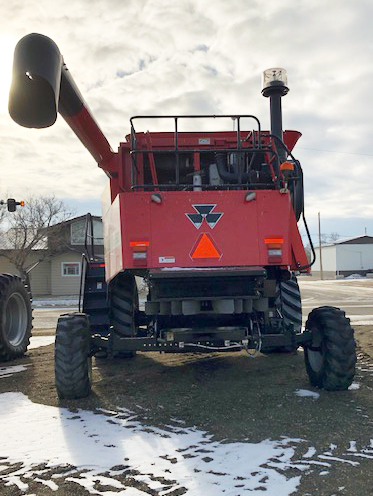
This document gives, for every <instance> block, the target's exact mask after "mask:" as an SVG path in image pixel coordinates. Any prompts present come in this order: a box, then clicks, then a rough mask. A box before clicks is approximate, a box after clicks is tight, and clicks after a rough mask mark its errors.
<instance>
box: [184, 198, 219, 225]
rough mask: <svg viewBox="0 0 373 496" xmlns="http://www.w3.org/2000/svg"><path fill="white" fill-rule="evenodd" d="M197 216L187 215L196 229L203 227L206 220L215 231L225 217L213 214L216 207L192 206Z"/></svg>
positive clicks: (216, 213)
mask: <svg viewBox="0 0 373 496" xmlns="http://www.w3.org/2000/svg"><path fill="white" fill-rule="evenodd" d="M192 207H193V208H194V210H195V211H196V212H197V213H195V214H185V215H186V216H187V217H188V219H189V220H190V222H191V223H192V224H193V225H194V227H195V228H196V229H199V228H200V227H201V226H202V223H203V221H204V220H206V222H207V224H208V226H209V227H211V229H214V227H215V226H216V224H217V223H218V222H219V220H220V219H221V218H222V217H223V213H218V212H213V210H214V208H215V207H216V203H215V205H192Z"/></svg>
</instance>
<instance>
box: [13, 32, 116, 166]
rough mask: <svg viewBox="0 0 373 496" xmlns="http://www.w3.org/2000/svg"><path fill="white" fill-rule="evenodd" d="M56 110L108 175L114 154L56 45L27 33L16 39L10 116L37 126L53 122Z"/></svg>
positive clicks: (26, 124) (22, 124)
mask: <svg viewBox="0 0 373 496" xmlns="http://www.w3.org/2000/svg"><path fill="white" fill-rule="evenodd" d="M57 112H59V113H60V114H61V115H62V117H63V118H64V119H65V121H66V122H67V124H68V125H69V126H70V127H71V129H72V130H73V131H74V133H75V134H76V136H77V137H78V138H79V139H80V141H81V142H82V143H83V145H84V146H85V147H86V148H87V149H88V151H89V152H90V154H91V155H92V157H93V158H94V159H95V161H96V162H97V163H98V164H99V166H100V167H102V168H103V169H105V170H106V172H107V173H108V175H109V176H110V175H111V174H110V173H109V170H110V169H112V162H113V158H114V157H115V155H116V154H115V153H114V152H113V150H112V149H111V147H110V144H109V142H108V140H107V139H106V137H105V135H104V134H103V132H102V131H101V129H100V127H99V126H98V124H97V122H96V121H95V119H94V118H93V116H92V114H91V112H90V110H89V108H88V105H87V104H86V102H85V101H84V99H83V97H82V95H81V93H80V91H79V90H78V88H77V86H76V84H75V82H74V80H73V78H72V76H71V74H70V72H69V70H68V69H67V67H66V65H65V63H64V60H63V57H62V55H61V53H60V50H59V48H58V46H57V45H56V43H55V42H54V41H53V40H51V39H50V38H48V37H47V36H43V35H41V34H36V33H32V34H29V35H27V36H25V37H24V38H22V39H21V40H20V41H19V42H18V44H17V46H16V48H15V52H14V63H13V78H12V85H11V89H10V95H9V113H10V116H11V117H12V119H13V120H14V121H15V122H16V123H17V124H19V125H21V126H23V127H28V128H38V129H41V128H45V127H49V126H52V125H53V124H54V123H55V121H56V119H57ZM110 164H111V165H110Z"/></svg>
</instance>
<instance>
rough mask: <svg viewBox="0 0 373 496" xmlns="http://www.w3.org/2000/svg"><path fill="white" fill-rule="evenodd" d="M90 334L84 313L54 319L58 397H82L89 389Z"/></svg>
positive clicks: (90, 369) (90, 370)
mask: <svg viewBox="0 0 373 496" xmlns="http://www.w3.org/2000/svg"><path fill="white" fill-rule="evenodd" d="M90 340H91V334H90V330H89V321H88V317H87V315H86V314H83V313H72V314H65V315H62V316H61V317H60V318H59V319H58V323H57V329H56V341H55V350H54V372H55V383H56V390H57V394H58V397H59V398H60V399H76V398H84V397H86V396H88V395H89V393H90V392H91V384H92V357H91V356H90V351H91V344H90Z"/></svg>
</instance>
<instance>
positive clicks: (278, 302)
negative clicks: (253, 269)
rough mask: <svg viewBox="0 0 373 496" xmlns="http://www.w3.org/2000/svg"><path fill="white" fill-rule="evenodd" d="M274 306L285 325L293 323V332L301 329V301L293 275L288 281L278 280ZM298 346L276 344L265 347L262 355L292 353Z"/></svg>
mask: <svg viewBox="0 0 373 496" xmlns="http://www.w3.org/2000/svg"><path fill="white" fill-rule="evenodd" d="M275 307H276V309H277V311H278V313H279V314H280V316H281V317H282V319H283V323H284V326H285V327H289V325H293V329H294V332H296V333H299V332H300V331H301V329H302V301H301V296H300V291H299V286H298V282H297V278H296V277H295V276H293V277H292V278H291V279H289V280H288V281H282V282H278V283H277V286H276V297H275ZM297 348H298V346H278V347H276V348H275V347H271V348H266V349H264V350H263V351H262V353H263V354H264V355H270V354H272V353H293V352H295V351H296V349H297Z"/></svg>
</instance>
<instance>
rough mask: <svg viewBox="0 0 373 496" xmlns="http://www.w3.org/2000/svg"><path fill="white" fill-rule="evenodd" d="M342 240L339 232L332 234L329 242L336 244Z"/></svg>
mask: <svg viewBox="0 0 373 496" xmlns="http://www.w3.org/2000/svg"><path fill="white" fill-rule="evenodd" d="M339 238H340V235H339V234H338V233H337V232H332V233H330V234H329V241H330V243H335V242H336V241H338V240H339Z"/></svg>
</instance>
